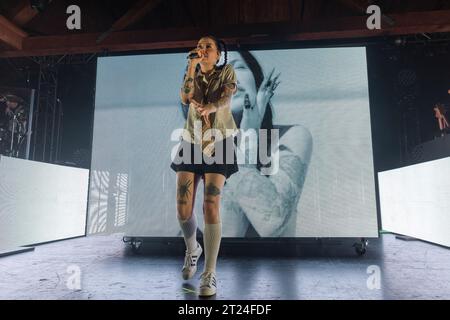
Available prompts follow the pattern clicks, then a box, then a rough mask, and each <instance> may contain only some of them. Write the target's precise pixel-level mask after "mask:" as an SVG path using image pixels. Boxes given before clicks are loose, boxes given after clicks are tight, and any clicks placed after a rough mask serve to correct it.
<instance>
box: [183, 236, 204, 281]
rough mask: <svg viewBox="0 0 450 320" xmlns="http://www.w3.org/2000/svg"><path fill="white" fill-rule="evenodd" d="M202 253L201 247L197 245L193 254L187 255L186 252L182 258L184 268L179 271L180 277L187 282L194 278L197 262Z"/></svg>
mask: <svg viewBox="0 0 450 320" xmlns="http://www.w3.org/2000/svg"><path fill="white" fill-rule="evenodd" d="M202 252H203V250H202V247H201V246H200V244H198V243H197V249H195V250H194V251H193V252H191V253H189V252H188V251H187V250H186V255H185V256H184V266H183V269H182V270H181V275H182V276H183V279H184V280H189V279H191V278H192V277H193V276H194V274H195V272H196V271H197V262H198V259H199V258H200V256H201V255H202Z"/></svg>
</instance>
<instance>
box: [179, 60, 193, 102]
mask: <svg viewBox="0 0 450 320" xmlns="http://www.w3.org/2000/svg"><path fill="white" fill-rule="evenodd" d="M195 68H196V64H195V63H189V65H188V69H187V72H186V75H185V76H184V79H183V85H182V86H181V90H180V98H181V102H182V103H183V104H189V102H190V100H191V99H192V97H193V96H194V77H195Z"/></svg>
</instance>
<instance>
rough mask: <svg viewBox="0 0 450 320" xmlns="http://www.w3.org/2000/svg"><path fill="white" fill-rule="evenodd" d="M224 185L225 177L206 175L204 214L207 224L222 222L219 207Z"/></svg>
mask: <svg viewBox="0 0 450 320" xmlns="http://www.w3.org/2000/svg"><path fill="white" fill-rule="evenodd" d="M224 183H225V176H224V175H221V174H218V173H206V174H205V194H204V202H203V212H204V215H205V222H206V223H218V221H220V217H219V206H220V199H221V193H222V188H223V185H224Z"/></svg>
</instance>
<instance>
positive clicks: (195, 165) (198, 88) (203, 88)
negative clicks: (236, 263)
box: [171, 36, 238, 296]
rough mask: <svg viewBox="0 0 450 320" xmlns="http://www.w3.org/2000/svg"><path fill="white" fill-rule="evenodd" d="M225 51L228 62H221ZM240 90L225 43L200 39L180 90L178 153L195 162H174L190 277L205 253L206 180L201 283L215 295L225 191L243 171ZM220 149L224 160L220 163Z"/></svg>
mask: <svg viewBox="0 0 450 320" xmlns="http://www.w3.org/2000/svg"><path fill="white" fill-rule="evenodd" d="M222 55H223V58H224V62H223V64H221V65H218V63H219V61H220V59H221V57H222ZM236 89H237V80H236V75H235V72H234V69H233V67H232V66H231V65H230V64H227V48H226V45H225V43H224V42H223V41H221V40H219V39H217V38H215V37H213V36H206V37H203V38H201V39H200V40H199V41H198V44H197V48H196V49H194V50H192V51H191V52H189V55H188V66H187V71H186V74H185V76H184V80H183V85H182V87H181V92H180V97H181V101H182V103H183V104H184V105H186V107H187V108H189V111H188V116H187V119H186V123H185V126H184V130H183V131H184V132H183V139H182V141H181V144H180V148H179V149H178V154H177V157H182V156H183V151H185V150H190V151H191V152H190V157H189V160H190V161H185V160H184V161H181V162H180V161H179V160H180V159H179V158H178V159H177V161H172V164H171V168H172V169H173V170H174V171H175V172H176V175H177V196H176V198H177V218H178V221H179V223H180V227H181V230H182V232H183V236H184V240H185V243H186V254H185V260H184V266H183V269H182V277H183V279H185V280H187V279H190V278H192V277H193V276H194V274H195V272H196V271H197V262H198V259H199V257H200V255H201V254H202V251H203V250H202V247H201V246H200V244H199V243H198V242H197V240H196V230H197V222H196V218H195V214H193V208H194V199H195V194H196V190H197V185H198V182H199V180H200V179H203V183H204V190H205V191H204V192H205V193H204V202H203V216H204V219H205V221H204V222H205V227H204V234H203V246H204V250H205V265H204V270H203V273H202V275H201V281H200V287H199V295H200V296H212V295H214V294H215V293H216V288H217V285H216V262H217V256H218V253H219V248H220V241H221V237H222V225H221V218H220V214H219V207H220V200H221V192H222V188H223V186H224V184H225V180H226V179H227V178H229V177H230V176H231V175H232V174H234V173H236V172H237V171H238V165H237V158H236V152H235V140H234V139H235V134H236V133H237V127H236V123H235V121H234V119H233V116H232V113H231V108H230V104H231V97H232V95H233V94H234V93H235V92H236ZM197 129H199V130H197ZM214 130H216V131H219V135H218V137H219V138H217V137H216V136H212V135H208V134H207V132H211V131H214ZM198 131H201V132H200V133H201V134H200V137H201V138H200V139H199V138H198V137H199V136H198V135H196V134H195V133H196V132H197V133H198ZM195 149H197V150H195ZM219 151H220V152H219ZM195 152H197V154H201V155H202V157H201V160H200V162H199V161H198V158H195V157H194V155H195ZM219 153H220V154H221V156H220V157H219V158H221V161H215V160H217V158H218V156H217V155H218V154H219ZM227 154H228V156H227ZM230 155H231V161H229V159H230ZM185 158H186V157H184V158H183V159H185ZM211 160H214V161H213V162H211Z"/></svg>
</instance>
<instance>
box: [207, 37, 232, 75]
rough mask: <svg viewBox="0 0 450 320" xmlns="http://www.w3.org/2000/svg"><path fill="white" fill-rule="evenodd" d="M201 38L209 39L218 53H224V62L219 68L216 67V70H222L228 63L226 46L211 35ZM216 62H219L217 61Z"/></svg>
mask: <svg viewBox="0 0 450 320" xmlns="http://www.w3.org/2000/svg"><path fill="white" fill-rule="evenodd" d="M202 38H209V39H211V40H212V41H214V44H215V45H216V47H217V50H219V53H222V52H223V53H224V62H223V64H222V65H221V66H218V68H223V67H224V66H225V65H226V64H227V62H228V49H227V45H226V44H225V42H224V41H223V40H220V39H219V38H217V37H215V36H212V35H208V36H204V37H202ZM217 62H219V61H217Z"/></svg>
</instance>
